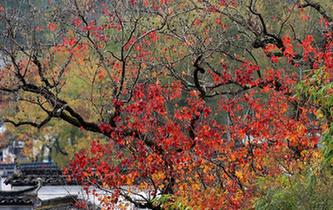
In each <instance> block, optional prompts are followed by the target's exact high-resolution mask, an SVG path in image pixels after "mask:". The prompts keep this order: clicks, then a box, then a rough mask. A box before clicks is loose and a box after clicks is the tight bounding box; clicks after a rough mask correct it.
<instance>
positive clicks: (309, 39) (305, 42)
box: [302, 35, 316, 61]
mask: <svg viewBox="0 0 333 210" xmlns="http://www.w3.org/2000/svg"><path fill="white" fill-rule="evenodd" d="M312 42H313V37H312V36H310V35H308V36H306V38H305V39H304V40H303V41H302V47H303V50H304V52H303V56H304V57H303V59H304V61H307V60H308V57H309V54H310V53H316V50H315V48H314V47H312V45H311V43H312Z"/></svg>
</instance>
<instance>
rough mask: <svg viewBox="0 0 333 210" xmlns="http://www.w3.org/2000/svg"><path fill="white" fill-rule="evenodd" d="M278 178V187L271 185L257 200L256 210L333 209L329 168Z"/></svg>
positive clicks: (332, 189)
mask: <svg viewBox="0 0 333 210" xmlns="http://www.w3.org/2000/svg"><path fill="white" fill-rule="evenodd" d="M279 180H280V183H279V184H280V185H279V186H278V187H272V188H271V189H269V190H268V191H267V192H266V193H265V194H264V196H262V197H261V198H259V199H258V200H257V202H256V205H255V208H256V209H257V210H266V209H267V210H268V209H281V210H294V209H295V210H296V209H314V210H315V209H318V210H319V209H320V210H325V209H327V210H329V209H333V176H332V174H331V173H330V172H329V170H322V171H320V172H318V173H314V172H312V170H309V171H308V172H307V173H306V174H305V175H296V176H290V177H286V175H283V177H282V178H281V177H280V178H279ZM266 184H267V183H266Z"/></svg>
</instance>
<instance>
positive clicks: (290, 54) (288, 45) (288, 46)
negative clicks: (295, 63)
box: [282, 36, 295, 60]
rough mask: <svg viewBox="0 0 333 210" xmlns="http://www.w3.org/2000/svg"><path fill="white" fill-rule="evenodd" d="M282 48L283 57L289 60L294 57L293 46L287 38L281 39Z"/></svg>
mask: <svg viewBox="0 0 333 210" xmlns="http://www.w3.org/2000/svg"><path fill="white" fill-rule="evenodd" d="M282 42H283V46H284V47H285V49H284V51H283V55H284V56H286V57H287V58H288V59H289V60H290V59H292V58H293V57H294V56H295V53H294V49H293V45H292V44H291V41H290V38H289V37H287V36H284V37H282Z"/></svg>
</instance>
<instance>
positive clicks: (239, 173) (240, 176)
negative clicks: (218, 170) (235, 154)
mask: <svg viewBox="0 0 333 210" xmlns="http://www.w3.org/2000/svg"><path fill="white" fill-rule="evenodd" d="M235 175H236V176H237V177H238V178H239V179H240V180H243V178H244V176H243V172H242V171H236V172H235Z"/></svg>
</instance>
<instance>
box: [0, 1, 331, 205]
mask: <svg viewBox="0 0 333 210" xmlns="http://www.w3.org/2000/svg"><path fill="white" fill-rule="evenodd" d="M20 3H21V4H22V5H25V6H24V9H22V10H19V9H16V8H13V7H10V5H9V6H8V5H2V7H1V9H0V11H1V45H0V49H1V53H2V58H3V61H4V64H5V65H4V66H3V67H2V69H1V79H0V90H1V92H2V93H3V94H4V96H3V97H6V98H8V99H9V101H10V104H11V105H12V106H8V109H9V110H11V112H6V114H5V118H4V120H3V121H4V122H6V123H8V124H12V125H14V126H15V127H20V126H33V127H36V128H37V129H39V130H42V129H43V128H45V126H47V125H48V124H49V123H53V124H58V123H59V121H62V122H66V123H68V124H69V125H71V126H74V127H77V128H80V129H81V132H86V131H89V132H92V133H95V135H96V137H95V139H96V140H95V141H93V142H92V143H91V147H90V148H89V149H86V150H82V151H81V152H78V153H77V154H76V155H75V157H74V159H73V161H72V162H71V164H70V165H69V169H70V170H69V171H68V172H69V173H70V174H71V175H72V176H73V177H75V178H76V179H77V180H78V181H79V182H80V183H81V184H82V185H84V186H91V185H94V186H96V187H97V188H99V189H101V190H104V191H107V192H109V191H112V196H103V195H98V196H100V197H101V200H102V203H103V205H105V206H106V207H109V208H111V207H114V206H115V205H117V202H118V198H119V197H123V198H124V199H126V200H128V201H129V202H131V203H133V204H134V205H135V206H136V207H142V208H150V209H162V208H169V207H170V208H176V207H175V206H177V205H178V206H179V205H181V206H188V207H193V208H194V209H200V208H208V209H215V208H216V209H220V208H224V209H239V208H248V207H250V206H252V205H253V198H254V197H256V196H257V195H258V192H257V187H256V183H257V180H258V178H259V177H275V176H278V175H281V174H288V175H293V174H294V173H295V172H297V171H298V170H301V168H302V167H303V166H304V165H306V164H307V163H308V162H309V160H311V158H313V157H316V156H317V155H318V148H317V147H318V141H319V136H320V134H321V132H322V131H321V129H322V127H321V121H320V120H318V119H317V117H318V116H317V115H316V113H317V112H318V111H317V109H316V104H315V103H313V102H311V103H310V101H309V100H308V97H307V96H308V95H304V94H303V95H302V94H297V93H299V89H297V88H295V87H296V86H297V85H298V84H300V83H302V81H304V80H307V79H308V78H310V77H311V75H313V74H316V72H318V71H325V72H327V73H325V80H324V81H325V82H327V83H331V82H332V74H331V73H332V65H333V64H332V62H333V59H332V27H333V23H332V16H331V13H332V8H329V5H328V4H329V1H324V0H323V1H320V2H319V1H318V2H314V1H312V0H304V1H297V0H294V1H273V0H272V1H255V0H249V1H236V0H225V1H213V0H212V1H210V0H197V1H174V0H160V1H148V0H142V1H136V0H132V1H125V0H124V1H102V0H86V1H76V0H64V1H60V2H58V3H56V2H55V1H49V2H48V4H46V5H45V3H44V4H40V3H38V1H36V4H31V2H30V1H20ZM297 87H299V85H298V86H297ZM328 89H329V90H328V91H330V89H332V87H331V86H329V88H328ZM325 90H326V89H325ZM323 100H324V99H323ZM305 102H309V103H305ZM316 102H317V101H316ZM13 107H16V109H14V110H12V109H10V108H13ZM325 109H328V110H329V111H330V107H325ZM31 110H33V111H31ZM63 126H65V125H63ZM61 127H62V126H61ZM61 127H59V129H61ZM81 141H84V140H81ZM140 192H145V195H142V194H140Z"/></svg>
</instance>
